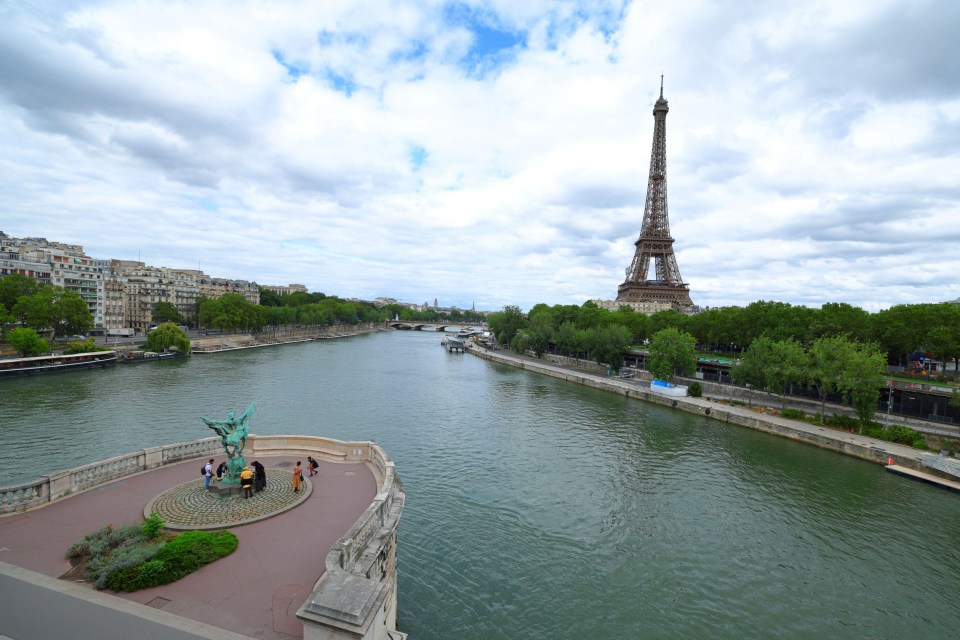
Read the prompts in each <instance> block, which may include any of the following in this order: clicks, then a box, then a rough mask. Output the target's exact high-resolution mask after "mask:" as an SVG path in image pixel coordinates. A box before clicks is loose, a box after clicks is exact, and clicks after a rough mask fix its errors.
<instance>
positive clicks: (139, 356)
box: [120, 351, 190, 364]
mask: <svg viewBox="0 0 960 640" xmlns="http://www.w3.org/2000/svg"><path fill="white" fill-rule="evenodd" d="M189 355H190V354H189V353H188V352H186V351H160V352H157V351H128V352H127V353H125V354H123V355H122V356H120V364H137V363H140V362H160V361H161V360H179V359H181V358H186V357H188V356H189Z"/></svg>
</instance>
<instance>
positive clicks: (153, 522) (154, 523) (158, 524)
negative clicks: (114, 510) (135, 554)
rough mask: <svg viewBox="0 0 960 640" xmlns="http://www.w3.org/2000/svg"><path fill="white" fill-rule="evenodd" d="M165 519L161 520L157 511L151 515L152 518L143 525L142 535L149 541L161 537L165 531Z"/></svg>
mask: <svg viewBox="0 0 960 640" xmlns="http://www.w3.org/2000/svg"><path fill="white" fill-rule="evenodd" d="M163 524H164V522H163V518H161V517H160V516H159V515H158V514H157V512H156V511H154V512H153V513H151V514H150V517H149V518H147V519H146V520H144V521H143V525H142V526H141V528H140V533H141V535H143V537H144V538H146V539H147V540H153V539H154V538H156V537H157V536H159V535H160V532H161V531H163Z"/></svg>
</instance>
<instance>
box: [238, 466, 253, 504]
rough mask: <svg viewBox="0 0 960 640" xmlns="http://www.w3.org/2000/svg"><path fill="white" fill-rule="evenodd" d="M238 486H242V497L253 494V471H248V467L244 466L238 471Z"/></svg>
mask: <svg viewBox="0 0 960 640" xmlns="http://www.w3.org/2000/svg"><path fill="white" fill-rule="evenodd" d="M240 486H241V487H242V488H243V497H244V498H249V497H250V496H252V495H253V471H250V467H244V468H243V471H242V472H241V473H240Z"/></svg>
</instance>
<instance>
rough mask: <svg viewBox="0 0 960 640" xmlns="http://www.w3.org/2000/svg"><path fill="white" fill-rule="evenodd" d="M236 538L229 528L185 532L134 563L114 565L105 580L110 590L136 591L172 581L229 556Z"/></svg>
mask: <svg viewBox="0 0 960 640" xmlns="http://www.w3.org/2000/svg"><path fill="white" fill-rule="evenodd" d="M236 548H237V537H236V536H235V535H234V534H232V533H231V532H229V531H185V532H184V533H181V534H180V535H178V536H176V537H175V538H172V539H171V540H170V541H169V542H167V543H166V544H165V545H163V546H162V547H161V548H160V549H159V550H157V551H156V553H155V554H152V557H149V558H144V559H142V560H141V561H140V562H138V563H136V565H124V566H116V568H115V569H113V570H112V571H111V572H110V574H109V576H108V577H107V578H106V580H105V584H106V586H107V587H109V588H110V589H114V590H117V591H136V590H138V589H146V588H147V587H155V586H157V585H161V584H167V583H169V582H174V581H176V580H179V579H180V578H182V577H184V576H186V575H188V574H190V573H193V572H194V571H196V570H197V569H199V568H200V567H203V566H204V565H207V564H210V563H211V562H213V561H214V560H217V559H219V558H222V557H224V556H227V555H230V554H231V553H233V551H234V550H235V549H236Z"/></svg>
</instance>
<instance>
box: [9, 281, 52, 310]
mask: <svg viewBox="0 0 960 640" xmlns="http://www.w3.org/2000/svg"><path fill="white" fill-rule="evenodd" d="M43 287H44V285H43V284H42V283H40V282H38V281H36V280H34V279H33V278H28V277H27V276H22V275H20V274H19V273H14V274H12V275H9V276H4V277H2V278H0V308H3V309H6V310H7V311H11V310H12V309H13V306H14V305H15V304H17V301H18V300H19V299H20V296H32V295H33V294H35V293H37V292H38V291H40V289H42V288H43Z"/></svg>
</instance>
